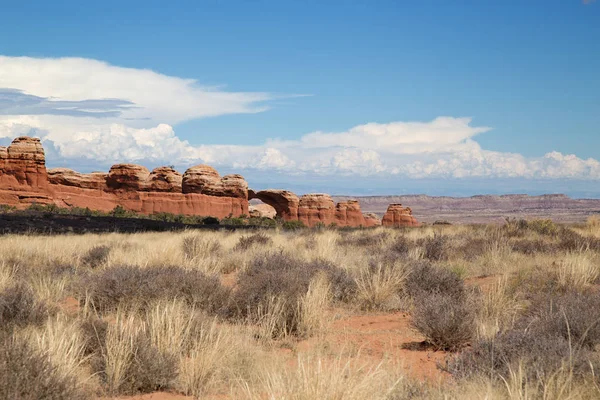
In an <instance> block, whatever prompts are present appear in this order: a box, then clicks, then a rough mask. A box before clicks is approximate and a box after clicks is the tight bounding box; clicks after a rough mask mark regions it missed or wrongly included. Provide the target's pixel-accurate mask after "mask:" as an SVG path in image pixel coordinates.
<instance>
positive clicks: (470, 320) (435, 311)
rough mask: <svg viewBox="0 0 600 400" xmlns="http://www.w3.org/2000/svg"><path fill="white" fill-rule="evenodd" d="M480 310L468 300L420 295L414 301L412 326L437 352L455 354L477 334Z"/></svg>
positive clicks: (447, 296)
mask: <svg viewBox="0 0 600 400" xmlns="http://www.w3.org/2000/svg"><path fill="white" fill-rule="evenodd" d="M476 315H477V307H476V304H475V302H474V301H472V300H470V299H469V298H468V297H467V296H461V297H455V296H452V295H450V294H447V293H426V292H420V293H419V295H417V296H416V297H415V298H414V308H413V310H412V319H411V324H412V325H413V327H414V328H415V329H417V330H418V331H419V333H421V334H422V335H423V336H424V337H425V340H427V342H428V343H430V344H431V345H432V346H434V347H435V348H436V349H439V350H448V351H455V350H458V349H460V348H462V347H464V346H466V345H467V344H469V343H470V342H471V340H472V339H473V337H474V336H475V332H476V325H475V317H476Z"/></svg>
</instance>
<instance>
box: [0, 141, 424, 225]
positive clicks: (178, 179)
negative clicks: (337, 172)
mask: <svg viewBox="0 0 600 400" xmlns="http://www.w3.org/2000/svg"><path fill="white" fill-rule="evenodd" d="M45 161H46V159H45V155H44V149H43V147H42V144H41V142H40V140H39V139H36V138H30V137H19V138H16V139H15V140H13V142H12V144H11V145H10V146H8V147H0V204H8V205H14V206H17V207H21V208H24V207H27V206H28V205H29V204H31V203H34V202H35V203H41V204H56V205H58V206H60V207H89V208H90V209H93V210H100V211H110V210H112V209H114V208H115V207H116V206H117V205H120V206H122V207H123V208H125V209H127V210H131V211H135V212H138V213H144V214H152V213H157V212H168V213H173V214H185V215H202V216H214V217H218V218H223V217H227V216H230V215H231V216H234V217H239V216H241V215H248V214H249V208H248V200H250V199H255V198H256V199H260V200H262V201H263V202H264V203H265V204H263V205H262V206H263V207H261V208H259V207H256V208H254V209H253V215H255V216H266V217H274V216H275V214H276V215H277V216H278V217H280V218H282V219H283V220H285V221H302V222H303V223H304V224H305V225H307V226H315V225H317V224H325V225H330V224H335V225H337V226H363V227H368V226H376V225H380V224H381V222H380V221H379V219H378V218H377V216H375V215H363V214H362V212H361V209H360V204H359V202H358V201H357V200H346V201H340V202H339V203H338V204H335V203H334V202H333V200H332V199H331V197H330V196H329V195H327V194H321V193H313V194H306V195H303V196H301V197H298V196H296V195H295V194H294V193H292V192H290V191H288V190H272V189H270V190H261V191H258V192H255V191H253V190H249V189H248V183H247V182H246V181H245V179H244V177H242V176H241V175H237V174H233V175H225V176H223V177H221V176H220V175H219V173H218V172H217V171H216V170H215V169H214V168H212V167H210V166H208V165H196V166H194V167H191V168H189V169H188V170H187V171H185V173H184V174H183V175H181V174H180V173H179V172H177V171H175V170H174V169H173V168H171V167H158V168H155V169H154V170H152V171H149V170H148V169H147V168H146V167H144V166H141V165H136V164H116V165H113V166H112V167H111V168H110V170H109V172H108V173H107V174H106V173H102V172H93V173H91V174H82V173H79V172H76V171H73V170H71V169H68V168H54V169H50V170H48V171H47V170H46V164H45ZM383 225H386V226H416V225H418V223H417V221H416V219H415V218H414V217H413V216H412V212H411V211H410V208H403V207H402V206H401V205H399V204H392V205H390V208H388V212H387V213H386V215H385V217H384V220H383Z"/></svg>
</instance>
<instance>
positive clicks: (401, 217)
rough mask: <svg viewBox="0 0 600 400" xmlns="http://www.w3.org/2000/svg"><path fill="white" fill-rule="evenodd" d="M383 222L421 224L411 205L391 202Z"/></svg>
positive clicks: (403, 224)
mask: <svg viewBox="0 0 600 400" xmlns="http://www.w3.org/2000/svg"><path fill="white" fill-rule="evenodd" d="M381 224H382V225H383V226H419V223H418V222H417V219H416V218H415V217H413V215H412V210H411V209H410V207H402V204H390V205H389V206H388V209H387V211H386V212H385V215H384V216H383V219H382V220H381Z"/></svg>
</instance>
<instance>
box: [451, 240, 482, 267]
mask: <svg viewBox="0 0 600 400" xmlns="http://www.w3.org/2000/svg"><path fill="white" fill-rule="evenodd" d="M463 240H464V241H463V243H462V244H461V245H459V246H456V247H455V248H453V249H452V250H453V251H452V253H453V258H457V259H461V260H465V261H474V260H476V259H477V258H478V257H480V256H481V255H482V254H483V253H485V251H486V250H487V249H488V248H489V242H490V240H489V239H488V238H471V237H468V236H467V237H465V238H464V239H463Z"/></svg>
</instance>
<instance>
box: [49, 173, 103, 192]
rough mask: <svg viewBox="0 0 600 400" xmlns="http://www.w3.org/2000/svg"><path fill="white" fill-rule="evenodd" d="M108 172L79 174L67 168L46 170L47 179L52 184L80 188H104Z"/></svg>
mask: <svg viewBox="0 0 600 400" xmlns="http://www.w3.org/2000/svg"><path fill="white" fill-rule="evenodd" d="M107 177H108V174H105V173H103V172H92V173H91V174H81V173H79V172H77V171H73V170H72V169H69V168H52V169H49V170H48V181H49V182H50V183H51V184H53V185H64V186H73V187H79V188H82V189H98V190H105V189H106V178H107Z"/></svg>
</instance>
